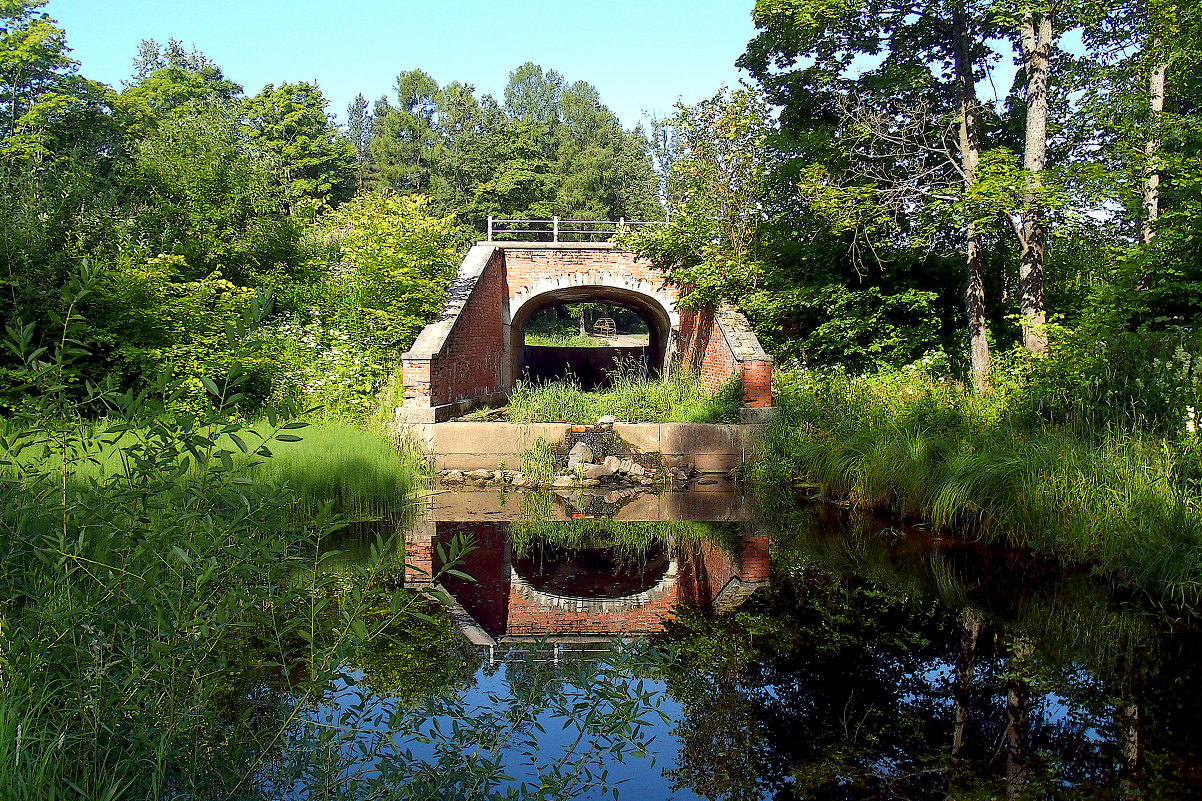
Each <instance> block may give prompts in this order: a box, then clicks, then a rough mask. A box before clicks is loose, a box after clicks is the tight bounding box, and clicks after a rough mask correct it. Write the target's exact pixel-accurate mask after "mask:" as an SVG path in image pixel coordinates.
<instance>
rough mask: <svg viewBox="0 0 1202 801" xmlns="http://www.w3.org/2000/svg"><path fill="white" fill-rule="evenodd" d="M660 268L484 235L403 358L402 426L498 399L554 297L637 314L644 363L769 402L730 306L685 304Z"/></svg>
mask: <svg viewBox="0 0 1202 801" xmlns="http://www.w3.org/2000/svg"><path fill="white" fill-rule="evenodd" d="M679 300H680V293H679V291H678V290H677V289H676V287H674V286H671V285H669V284H668V283H667V281H666V280H665V277H664V274H663V273H662V272H661V271H660V270H658V269H656V268H655V267H654V266H653V265H651V264H650V263H649V262H647V261H644V260H640V259H638V258H637V257H636V256H635V254H633V253H631V252H629V251H626V250H623V249H621V248H619V247H617V246H615V245H614V244H613V243H612V242H517V241H487V242H481V243H480V244H478V245H476V246H475V247H473V248H472V249H471V250H470V251H468V254H467V256H466V257H465V258H464V260H463V263H462V264H461V265H460V267H459V273H458V275H457V277H456V278H455V281H454V282H453V283H452V285H451V288H450V291H449V293H448V301H447V306H446V309H445V310H444V312H443V313H442V315H441V316H439V318H438V319H437V320H435V321H434V322H432V323H430V324H429V325H427V326H426V327H425V328H424V329H423V330H422V332H421V333H420V334H419V335H418V337H417V340H416V341H415V342H414V344H413V347H412V348H410V349H409V351H408V352H406V353H405V354H403V356H402V360H403V365H402V376H403V380H404V384H405V390H404V391H405V400H404V405H403V406H400V407H398V408H397V420H398V422H402V423H422V422H440V421H443V420H447V419H450V418H452V417H455V416H457V415H459V414H462V413H464V412H466V411H467V410H469V409H470V408H472V407H473V406H476V405H479V404H483V403H488V402H498V401H502V400H504V398H505V397H506V396H507V395H508V393H509V391H510V389H512V387H513V385H514V382H515V381H516V380H517V379H518V377H519V376H520V375H521V370H522V358H523V355H522V343H523V337H524V330H525V326H526V323H527V322H528V321H529V320H530V318H531V316H532V315H533V314H534V313H535V312H537V311H539V310H540V309H543V308H547V307H549V306H555V305H558V304H561V303H579V302H582V301H589V302H603V303H610V304H613V305H618V306H624V307H626V308H629V309H631V310H633V311H635V312H637V313H638V314H639V315H640V316H642V317H643V318H644V319H645V320H646V321H647V324H648V329H649V332H650V343H649V351H650V356H651V360H652V361H653V362H655V364H656V366H662V367H663V368H664V369H665V371H666V370H667V369H669V368H670V366H671V365H674V364H678V363H679V364H684V365H686V366H688V367H692V368H695V369H697V370H698V371H699V373H700V375H701V379H702V382H703V383H704V384H705V386H706V387H707V388H709V389H711V390H712V389H715V388H717V387H718V386H719V385H720V384H722V383H723V382H724V381H725V380H726V379H728V378H729V377H730V376H732V375H735V374H739V375H742V376H743V402H744V405H745V406H748V407H767V406H771V405H772V390H771V375H772V360H771V357H769V356H768V355H767V354H766V353H765V352H764V350H763V348H762V347H760V344H759V341H758V340H757V339H756V338H755V335H754V334H753V333H752V331H751V328H750V326H749V325H748V324H747V321H746V320H745V319H744V318H743V316H742V315H741V314H739V313H738V312H737V311H735V310H734V309H732V308H725V307H724V308H720V309H703V310H692V309H689V310H683V309H680V308H678V306H679Z"/></svg>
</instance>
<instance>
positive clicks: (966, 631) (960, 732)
mask: <svg viewBox="0 0 1202 801" xmlns="http://www.w3.org/2000/svg"><path fill="white" fill-rule="evenodd" d="M982 622H983V620H982V618H981V613H980V612H978V611H977V610H975V609H965V610H964V611H963V612H961V613H960V650H959V651H958V652H957V654H956V683H955V686H954V687H953V688H952V696H953V698H954V699H955V702H956V726H955V729H954V730H953V732H952V756H953V757H957V756H959V755H960V749H961V748H963V747H964V729H965V727H966V726H967V724H968V702H969V691H970V690H971V689H972V680H973V675H974V667H975V665H976V661H977V640H978V639H980V636H981V624H982Z"/></svg>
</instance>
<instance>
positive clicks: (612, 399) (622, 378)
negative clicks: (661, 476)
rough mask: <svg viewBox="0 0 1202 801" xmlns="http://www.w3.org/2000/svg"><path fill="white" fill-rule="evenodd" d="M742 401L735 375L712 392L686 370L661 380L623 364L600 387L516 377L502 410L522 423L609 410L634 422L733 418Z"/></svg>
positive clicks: (591, 419) (572, 419)
mask: <svg viewBox="0 0 1202 801" xmlns="http://www.w3.org/2000/svg"><path fill="white" fill-rule="evenodd" d="M742 405H743V385H742V383H741V382H740V381H739V380H738V378H737V377H736V378H734V379H732V380H730V381H728V382H726V383H725V384H723V385H722V386H721V387H720V388H719V389H718V390H717V391H716V392H713V393H710V392H708V391H706V389H705V387H703V386H702V385H701V380H700V378H698V377H697V375H696V374H693V373H689V372H687V371H685V370H680V369H678V370H675V371H673V372H672V374H671V375H670V376H669V377H668V378H667V379H666V380H659V379H656V378H651V377H649V376H648V375H647V373H646V371H644V370H641V369H639V368H638V367H637V366H634V365H627V366H625V367H623V368H621V369H619V370H617V371H616V372H615V373H614V374H613V375H612V376H611V383H610V387H609V389H606V390H601V391H598V392H585V391H583V390H581V389H580V386H579V384H577V383H576V382H575V381H574V380H572V378H571V377H568V378H566V379H563V380H560V381H549V382H546V383H542V384H531V383H529V382H526V381H519V382H518V383H517V384H516V385H515V386H514V388H513V391H512V392H511V393H510V395H509V404H508V406H507V407H506V411H505V414H506V417H507V418H508V419H509V420H511V421H513V422H520V423H549V422H564V423H581V424H591V423H595V422H597V419H598V418H600V417H602V416H603V415H607V414H610V415H613V416H614V417H615V418H616V419H618V420H623V421H627V422H632V423H667V422H677V423H737V422H739V409H740V408H741V407H742Z"/></svg>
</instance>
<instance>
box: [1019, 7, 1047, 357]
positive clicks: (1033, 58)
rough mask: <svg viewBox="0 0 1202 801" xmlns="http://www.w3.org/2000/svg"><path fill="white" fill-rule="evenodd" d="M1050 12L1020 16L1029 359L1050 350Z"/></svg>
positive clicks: (1022, 283)
mask: <svg viewBox="0 0 1202 801" xmlns="http://www.w3.org/2000/svg"><path fill="white" fill-rule="evenodd" d="M1053 13H1054V12H1053V9H1052V7H1051V6H1049V7H1048V8H1046V9H1044V10H1043V11H1036V10H1035V9H1033V8H1032V7H1030V6H1027V7H1026V9H1024V12H1023V16H1022V23H1021V25H1022V53H1023V63H1024V66H1025V67H1026V71H1027V130H1026V141H1025V143H1024V146H1023V170H1025V171H1026V174H1027V181H1028V184H1027V193H1026V196H1025V197H1024V199H1023V207H1024V208H1023V224H1022V237H1021V239H1022V242H1021V246H1022V251H1021V254H1020V256H1019V262H1018V294H1019V315H1020V316H1021V317H1022V325H1023V347H1025V348H1026V349H1027V350H1028V351H1030V352H1031V353H1043V352H1045V351H1046V350H1047V349H1048V337H1047V332H1046V331H1045V330H1044V324H1045V323H1046V322H1047V310H1046V308H1045V306H1044V271H1043V266H1044V248H1045V242H1046V232H1045V231H1044V214H1043V198H1042V190H1043V170H1044V166H1045V164H1046V161H1047V143H1048V66H1049V61H1050V59H1051V55H1052V15H1053Z"/></svg>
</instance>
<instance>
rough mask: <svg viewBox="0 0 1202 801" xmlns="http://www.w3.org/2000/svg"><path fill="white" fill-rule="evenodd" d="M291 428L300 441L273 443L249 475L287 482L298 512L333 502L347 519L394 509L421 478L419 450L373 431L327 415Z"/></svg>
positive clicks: (372, 516) (391, 512)
mask: <svg viewBox="0 0 1202 801" xmlns="http://www.w3.org/2000/svg"><path fill="white" fill-rule="evenodd" d="M295 434H296V436H298V437H299V438H300V439H299V441H296V442H284V443H278V444H276V445H273V447H272V454H273V455H272V458H270V459H264V460H263V461H262V463H261V464H259V465H258V466H257V467H255V468H254V472H253V475H254V477H255V478H256V480H259V481H262V482H264V483H270V484H276V485H280V486H287V488H288V489H289V491H290V494H291V496H292V497H294V498H296V499H297V500H296V502H297V503H298V504H299V505H300V509H299V511H300V512H301V513H302V514H311V513H312V512H313V511H314V510H316V509H318V508H320V507H321V506H322V504H326V503H333V504H334V509H335V510H336V511H338V513H339V514H341V515H342V516H344V517H347V518H350V519H375V518H380V517H386V516H389V515H394V514H396V513H398V512H399V511H400V510H401V509H403V507H404V506H405V505H406V504H407V503H408V502H409V501H410V500H411V498H412V493H413V492H414V490H415V489H416V488H417V487H418V484H419V483H420V478H421V475H422V471H423V466H422V464H421V458H420V456H419V455H418V454H417V453H416V452H415V451H413V450H411V449H408V448H405V447H403V446H401V445H399V444H398V443H397V442H396V441H395V440H392V439H390V438H388V437H386V436H384V435H383V434H381V433H379V432H377V431H372V430H368V429H366V428H363V427H361V426H358V425H355V424H353V423H343V422H337V421H326V422H322V423H314V424H312V425H309V426H306V427H305V428H302V429H300V430H298V431H296V432H295Z"/></svg>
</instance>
